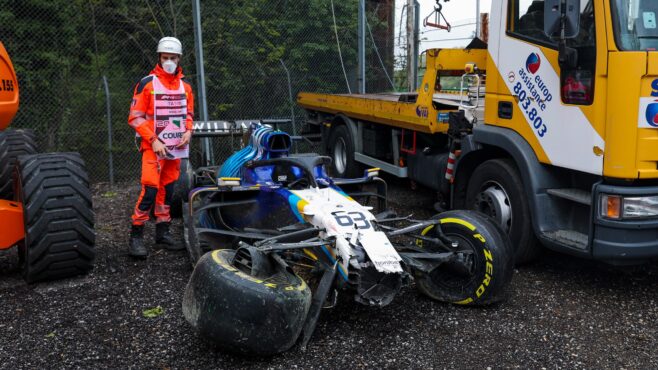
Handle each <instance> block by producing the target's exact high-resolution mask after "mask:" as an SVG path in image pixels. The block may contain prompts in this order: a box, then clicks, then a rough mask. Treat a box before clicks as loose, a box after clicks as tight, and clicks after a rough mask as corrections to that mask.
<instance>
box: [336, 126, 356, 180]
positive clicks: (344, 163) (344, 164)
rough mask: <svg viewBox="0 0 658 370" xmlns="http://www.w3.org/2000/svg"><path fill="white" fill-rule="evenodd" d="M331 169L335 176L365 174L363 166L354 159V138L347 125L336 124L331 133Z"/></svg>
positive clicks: (347, 176)
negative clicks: (362, 171)
mask: <svg viewBox="0 0 658 370" xmlns="http://www.w3.org/2000/svg"><path fill="white" fill-rule="evenodd" d="M328 149H329V150H328V152H329V156H330V157H331V159H332V161H331V166H330V170H331V172H333V176H334V177H340V178H355V177H361V176H363V173H360V172H359V171H361V170H362V166H360V165H359V164H358V163H356V162H355V161H354V140H353V138H352V135H351V134H350V130H349V128H348V127H347V126H345V125H340V126H336V127H334V128H332V129H331V132H330V134H329V147H328Z"/></svg>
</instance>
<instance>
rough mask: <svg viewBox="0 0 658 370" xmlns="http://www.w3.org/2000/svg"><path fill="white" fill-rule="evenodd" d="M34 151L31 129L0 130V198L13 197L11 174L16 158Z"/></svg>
mask: <svg viewBox="0 0 658 370" xmlns="http://www.w3.org/2000/svg"><path fill="white" fill-rule="evenodd" d="M36 153H37V144H36V140H35V137H34V133H33V132H32V131H31V130H7V131H3V132H0V199H13V198H14V181H13V176H12V175H13V173H14V166H15V165H16V159H18V157H19V156H21V155H26V154H36Z"/></svg>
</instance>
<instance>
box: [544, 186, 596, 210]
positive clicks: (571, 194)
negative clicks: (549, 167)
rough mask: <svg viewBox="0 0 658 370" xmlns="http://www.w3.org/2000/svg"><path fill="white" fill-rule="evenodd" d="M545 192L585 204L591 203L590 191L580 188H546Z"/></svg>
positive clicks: (589, 204)
mask: <svg viewBox="0 0 658 370" xmlns="http://www.w3.org/2000/svg"><path fill="white" fill-rule="evenodd" d="M546 192H547V193H548V194H550V195H552V196H555V197H559V198H563V199H568V200H570V201H573V202H576V203H581V204H584V205H586V206H591V205H592V193H591V192H589V191H586V190H581V189H548V190H546Z"/></svg>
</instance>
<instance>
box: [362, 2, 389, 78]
mask: <svg viewBox="0 0 658 370" xmlns="http://www.w3.org/2000/svg"><path fill="white" fill-rule="evenodd" d="M364 6H365V3H364ZM363 14H366V11H365V9H364V10H363ZM365 18H366V19H365V21H366V22H365V23H366V26H368V33H369V34H370V39H371V40H372V46H373V47H374V48H375V53H377V58H378V59H379V64H381V66H382V69H383V70H384V74H386V78H387V79H388V82H390V83H391V87H392V88H393V90H395V84H394V83H393V80H391V76H389V75H388V71H387V70H386V66H385V65H384V61H383V60H382V56H381V55H379V48H378V47H377V43H376V42H375V38H374V37H373V36H372V30H371V29H370V22H368V17H365Z"/></svg>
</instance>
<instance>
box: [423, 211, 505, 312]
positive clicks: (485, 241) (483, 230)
mask: <svg viewBox="0 0 658 370" xmlns="http://www.w3.org/2000/svg"><path fill="white" fill-rule="evenodd" d="M437 218H438V219H440V220H441V224H440V225H441V230H442V231H443V233H444V234H445V235H446V236H447V237H448V238H449V239H450V240H452V241H456V242H458V243H459V247H458V248H459V250H465V251H472V252H473V254H471V256H472V260H471V262H472V268H471V270H470V271H469V272H467V273H465V271H458V270H456V269H455V266H454V265H451V264H450V263H444V264H442V265H439V266H438V267H437V268H435V269H434V270H432V271H431V272H429V273H426V272H423V271H420V270H414V276H415V278H416V287H417V288H418V290H420V292H421V293H423V294H425V295H427V296H428V297H430V298H432V299H436V300H439V301H442V302H449V303H455V304H461V305H475V306H483V305H487V304H492V303H496V302H499V301H501V300H503V299H504V298H505V290H506V288H507V286H508V285H509V282H510V280H511V279H512V272H513V256H512V246H511V244H510V241H509V238H508V237H507V235H506V234H505V233H504V232H503V230H502V229H501V227H500V226H498V225H497V224H495V222H493V221H492V220H491V219H490V218H488V217H486V216H484V215H482V214H480V213H477V212H473V211H450V212H444V213H441V214H440V215H439V216H438V217H437ZM432 233H435V234H436V226H429V227H427V228H426V229H425V230H423V232H422V234H423V235H432ZM417 245H421V246H422V245H423V244H422V242H421V241H420V240H418V241H417ZM426 248H430V247H429V246H428V247H426ZM434 252H438V250H437V251H434Z"/></svg>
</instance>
